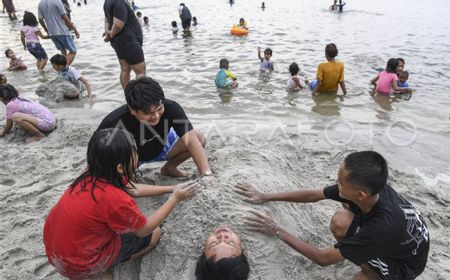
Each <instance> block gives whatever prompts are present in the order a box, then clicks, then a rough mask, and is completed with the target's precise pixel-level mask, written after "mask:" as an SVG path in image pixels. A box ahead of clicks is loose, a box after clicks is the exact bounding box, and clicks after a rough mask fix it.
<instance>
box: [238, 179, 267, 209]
mask: <svg viewBox="0 0 450 280" xmlns="http://www.w3.org/2000/svg"><path fill="white" fill-rule="evenodd" d="M234 192H236V193H238V194H240V195H243V196H246V197H247V198H244V199H243V200H244V201H245V202H249V203H252V204H262V203H264V202H266V201H267V199H266V198H265V196H264V194H262V193H261V192H259V191H258V190H256V189H255V188H254V187H252V186H251V185H249V184H247V183H238V184H237V185H236V186H234Z"/></svg>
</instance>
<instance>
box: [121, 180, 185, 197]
mask: <svg viewBox="0 0 450 280" xmlns="http://www.w3.org/2000/svg"><path fill="white" fill-rule="evenodd" d="M133 185H134V188H133V187H132V186H131V185H130V184H128V185H127V187H129V189H127V192H128V193H129V194H130V195H131V196H133V197H144V196H154V195H161V194H165V193H171V192H173V190H174V189H175V188H176V186H156V185H147V184H139V183H133Z"/></svg>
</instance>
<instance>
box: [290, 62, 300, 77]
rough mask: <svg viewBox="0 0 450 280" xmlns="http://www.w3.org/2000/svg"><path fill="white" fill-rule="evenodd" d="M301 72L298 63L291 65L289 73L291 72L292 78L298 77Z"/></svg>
mask: <svg viewBox="0 0 450 280" xmlns="http://www.w3.org/2000/svg"><path fill="white" fill-rule="evenodd" d="M299 71H300V68H299V67H298V64H297V63H295V62H292V63H291V65H289V72H291V76H294V75H297V74H298V72H299Z"/></svg>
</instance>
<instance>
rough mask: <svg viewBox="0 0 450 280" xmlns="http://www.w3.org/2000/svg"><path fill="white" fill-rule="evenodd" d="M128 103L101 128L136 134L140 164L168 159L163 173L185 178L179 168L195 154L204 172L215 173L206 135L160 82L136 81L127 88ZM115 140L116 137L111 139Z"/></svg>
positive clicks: (197, 162)
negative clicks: (123, 130)
mask: <svg viewBox="0 0 450 280" xmlns="http://www.w3.org/2000/svg"><path fill="white" fill-rule="evenodd" d="M125 99H126V100H127V104H126V105H123V106H121V107H119V108H117V109H115V110H114V111H112V112H111V113H109V114H108V115H107V116H106V117H105V118H104V119H103V121H102V122H101V124H100V125H99V127H98V129H104V128H111V127H118V128H123V129H126V130H127V131H129V132H130V133H131V134H133V136H134V139H135V140H136V145H137V149H138V150H137V152H138V155H139V163H140V164H142V163H147V162H154V161H167V163H166V164H165V165H164V166H163V167H162V168H161V174H163V175H167V176H173V177H185V176H187V172H186V171H183V170H179V169H178V168H177V167H178V165H180V164H181V163H182V162H184V161H185V160H187V159H188V158H190V157H192V159H193V160H194V162H195V164H196V165H197V168H198V171H199V172H200V174H201V175H211V174H212V173H211V169H210V167H209V164H208V158H207V156H206V152H205V150H204V149H203V147H204V146H205V144H206V139H205V137H204V136H203V135H202V134H201V133H200V132H198V131H196V130H194V128H193V127H192V124H191V122H190V121H189V119H188V117H187V116H186V113H185V112H184V110H183V108H182V107H181V106H180V105H179V104H178V103H177V102H175V101H172V100H168V99H165V97H164V92H163V90H162V88H161V87H160V85H159V84H158V83H157V82H156V81H155V80H153V79H152V78H150V77H145V78H141V79H138V80H132V81H130V83H129V84H128V85H127V87H126V88H125ZM111 141H114V139H111Z"/></svg>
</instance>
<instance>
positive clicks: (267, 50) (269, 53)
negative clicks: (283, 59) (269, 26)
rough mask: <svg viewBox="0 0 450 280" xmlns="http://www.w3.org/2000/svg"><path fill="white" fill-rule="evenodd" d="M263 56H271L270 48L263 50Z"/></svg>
mask: <svg viewBox="0 0 450 280" xmlns="http://www.w3.org/2000/svg"><path fill="white" fill-rule="evenodd" d="M264 54H267V55H270V56H272V49H271V48H267V49H265V50H264Z"/></svg>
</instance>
